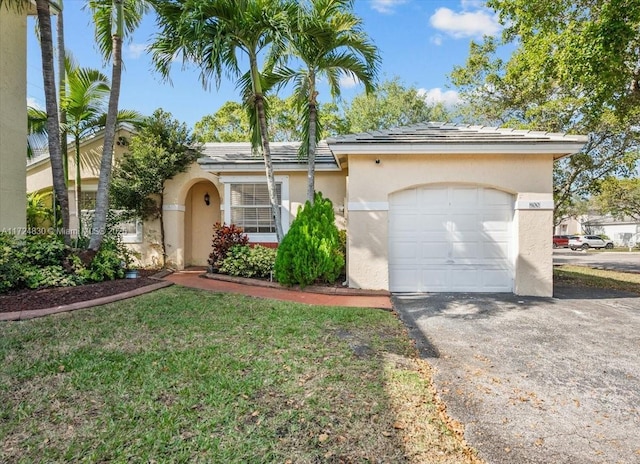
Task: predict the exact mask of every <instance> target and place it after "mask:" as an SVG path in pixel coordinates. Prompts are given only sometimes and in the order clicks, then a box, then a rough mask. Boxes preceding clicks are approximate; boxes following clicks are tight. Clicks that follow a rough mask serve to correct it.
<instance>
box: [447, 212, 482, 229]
mask: <svg viewBox="0 0 640 464" xmlns="http://www.w3.org/2000/svg"><path fill="white" fill-rule="evenodd" d="M450 222H451V224H452V226H451V231H452V232H455V231H473V232H476V231H477V230H478V215H477V214H464V213H463V214H459V215H457V216H456V217H455V219H452V220H451V221H450Z"/></svg>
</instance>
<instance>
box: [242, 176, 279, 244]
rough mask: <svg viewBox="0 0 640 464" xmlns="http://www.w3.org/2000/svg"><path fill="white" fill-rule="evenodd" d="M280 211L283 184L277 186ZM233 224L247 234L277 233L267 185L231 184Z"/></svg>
mask: <svg viewBox="0 0 640 464" xmlns="http://www.w3.org/2000/svg"><path fill="white" fill-rule="evenodd" d="M276 196H277V197H278V207H279V208H278V210H279V209H280V208H281V207H282V184H281V183H277V184H276ZM230 203H231V223H232V224H235V225H237V226H239V227H242V229H243V230H244V232H245V233H248V234H249V233H265V234H270V233H275V231H276V226H275V222H274V220H273V216H272V213H271V203H270V201H269V190H268V189H267V184H266V183H252V184H249V183H236V184H231V198H230Z"/></svg>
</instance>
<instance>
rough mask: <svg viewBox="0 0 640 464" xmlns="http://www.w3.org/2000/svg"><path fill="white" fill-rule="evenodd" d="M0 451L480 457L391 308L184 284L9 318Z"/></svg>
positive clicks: (179, 457)
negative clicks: (450, 417)
mask: <svg viewBox="0 0 640 464" xmlns="http://www.w3.org/2000/svg"><path fill="white" fill-rule="evenodd" d="M0 362H1V365H2V369H1V370H0V437H1V439H2V443H3V445H2V448H1V449H0V461H1V462H24V463H32V462H107V461H109V462H177V463H180V462H184V463H194V462H196V463H197V462H202V463H271V462H273V463H285V462H291V463H315V462H327V463H330V462H336V463H339V462H347V463H357V462H363V463H364V462H393V463H396V462H398V463H401V462H415V463H436V462H438V463H462V462H465V463H466V462H476V459H477V458H476V457H475V455H474V453H473V452H472V451H471V450H469V449H468V448H466V447H465V446H464V443H463V442H462V441H461V440H460V438H459V436H460V434H459V432H458V433H456V432H452V431H451V430H453V429H454V428H453V427H451V426H448V425H447V420H446V417H445V416H444V414H443V413H442V407H441V406H439V405H438V404H437V402H436V401H434V394H433V388H432V386H431V383H430V371H429V368H428V366H427V365H426V364H425V363H424V362H422V361H420V360H418V359H417V358H416V357H415V349H414V347H413V345H412V343H411V341H410V339H409V338H408V336H407V333H406V330H405V329H404V328H403V326H402V324H401V323H400V321H399V320H398V319H397V317H395V315H394V314H393V313H389V312H384V311H379V310H372V309H355V308H339V307H311V306H305V305H299V304H295V303H289V302H278V301H271V300H261V299H253V298H248V297H241V296H237V295H223V294H214V293H209V292H204V291H199V290H193V289H185V288H181V287H171V288H167V289H163V290H160V291H156V292H154V293H151V294H148V295H144V296H141V297H137V298H134V299H130V300H124V301H121V302H118V303H114V304H111V305H107V306H102V307H99V308H95V309H91V310H83V311H77V312H74V313H66V314H59V315H56V316H50V317H46V318H41V319H34V320H31V321H24V322H11V323H3V324H2V325H0Z"/></svg>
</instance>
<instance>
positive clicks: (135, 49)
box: [127, 43, 147, 60]
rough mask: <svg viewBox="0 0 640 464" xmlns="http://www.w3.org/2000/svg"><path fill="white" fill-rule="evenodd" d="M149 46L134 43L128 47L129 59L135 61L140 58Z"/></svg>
mask: <svg viewBox="0 0 640 464" xmlns="http://www.w3.org/2000/svg"><path fill="white" fill-rule="evenodd" d="M146 49H147V46H146V45H145V44H142V43H132V44H129V45H128V46H127V57H129V58H132V59H134V60H136V59H138V58H140V56H141V55H142V54H143V53H144V52H145V51H146Z"/></svg>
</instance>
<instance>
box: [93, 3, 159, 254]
mask: <svg viewBox="0 0 640 464" xmlns="http://www.w3.org/2000/svg"><path fill="white" fill-rule="evenodd" d="M89 8H90V9H91V11H92V13H93V20H94V23H95V34H96V40H97V42H98V48H99V49H100V52H101V53H102V54H103V56H104V57H105V59H107V60H109V59H111V61H112V71H111V91H110V92H109V104H108V107H107V118H106V123H105V132H104V145H103V148H102V159H101V161H100V177H99V179H98V192H97V194H96V209H95V215H94V220H93V230H92V233H91V240H90V241H89V249H90V250H92V251H94V252H96V251H97V250H98V249H99V248H100V244H101V243H102V240H103V238H104V234H105V233H106V229H107V213H108V210H109V183H110V182H111V170H112V166H113V144H114V139H115V135H116V124H117V118H118V100H119V99H120V83H121V81H122V40H123V38H124V36H125V35H127V34H130V33H131V32H133V31H134V30H135V29H136V28H137V27H138V25H139V24H140V21H141V20H142V16H143V15H144V13H145V12H146V11H147V9H148V3H147V2H146V1H143V0H89Z"/></svg>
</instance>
